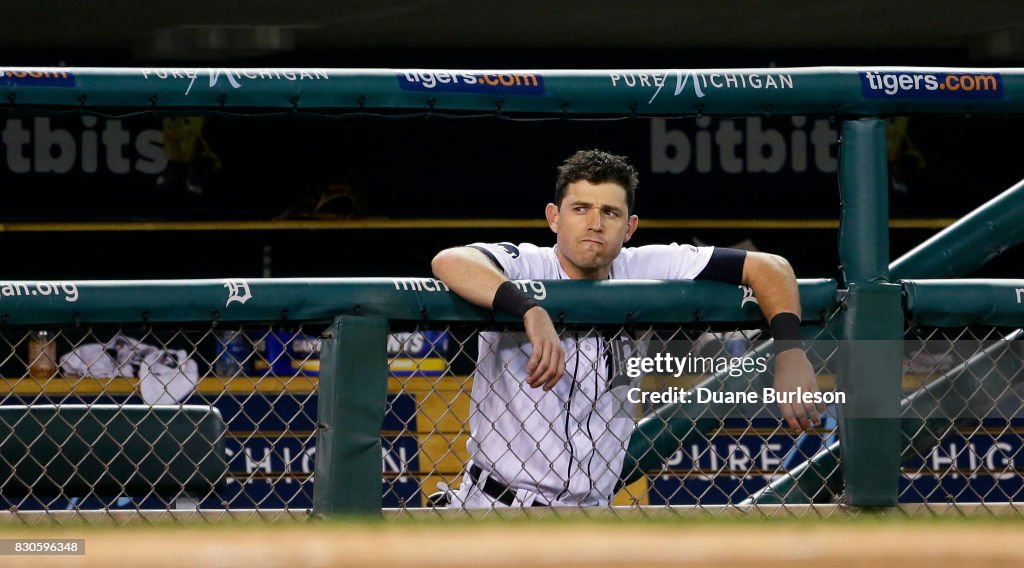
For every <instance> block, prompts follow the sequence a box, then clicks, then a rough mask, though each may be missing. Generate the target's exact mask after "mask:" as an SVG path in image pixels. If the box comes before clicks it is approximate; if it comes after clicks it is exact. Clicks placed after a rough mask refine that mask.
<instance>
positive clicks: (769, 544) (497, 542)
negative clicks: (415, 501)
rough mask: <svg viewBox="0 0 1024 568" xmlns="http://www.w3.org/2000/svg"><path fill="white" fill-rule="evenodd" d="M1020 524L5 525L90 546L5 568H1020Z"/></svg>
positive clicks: (19, 559)
mask: <svg viewBox="0 0 1024 568" xmlns="http://www.w3.org/2000/svg"><path fill="white" fill-rule="evenodd" d="M1022 528H1024V526H1022V523H1021V522H1020V521H1017V520H1006V521H1005V522H1002V521H999V520H988V521H972V520H968V521H965V522H949V521H943V522H934V521H910V520H906V521H885V522H879V523H859V522H858V523H851V522H838V523H837V522H834V521H824V520H822V521H802V522H799V523H792V522H776V521H771V520H763V521H760V522H756V523H755V522H740V523H732V522H717V521H716V522H710V523H706V522H700V521H697V522H678V523H665V522H655V523H647V524H645V523H642V522H629V523H625V522H612V523H609V522H596V523H574V522H570V523H557V522H535V523H502V522H498V523H493V522H485V523H474V524H468V523H464V522H456V523H440V524H438V523H429V524H419V525H415V524H390V523H389V524H380V523H373V524H370V525H364V526H360V525H356V524H351V523H348V524H308V523H304V524H287V525H283V526H280V525H275V526H267V525H257V526H252V525H246V526H222V525H213V526H207V527H177V528H175V527H167V528H160V527H121V528H116V527H106V528H82V529H80V530H76V529H73V528H62V529H52V530H51V529H30V530H25V529H6V530H3V531H2V532H0V538H19V537H30V538H43V537H50V538H53V537H65V538H85V540H86V554H85V556H64V557H58V556H34V557H29V556H3V557H0V566H4V567H7V566H31V567H33V568H41V567H48V566H88V567H104V568H107V567H112V566H129V567H133V568H134V567H171V566H190V567H191V566H239V567H246V568H261V567H271V566H275V567H276V566H296V567H302V568H317V567H328V566H367V567H373V568H385V567H391V566H403V567H404V566H411V567H417V566H420V567H441V566H444V567H452V566H486V567H506V566H507V567H523V566H587V567H590V566H593V567H603V566H609V567H610V566H616V567H621V566H702V567H703V566H711V567H714V566H730V567H735V566H738V565H742V564H748V563H749V564H752V565H756V566H765V567H774V566H786V567H792V566H794V565H802V566H808V565H817V566H826V565H827V566H829V567H830V568H831V567H836V566H864V567H868V566H899V567H903V568H909V567H915V566H957V568H964V567H968V566H1000V567H1006V566H1019V565H1024V546H1021V544H1020V543H1021V530H1022Z"/></svg>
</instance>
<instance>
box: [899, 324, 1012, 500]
mask: <svg viewBox="0 0 1024 568" xmlns="http://www.w3.org/2000/svg"><path fill="white" fill-rule="evenodd" d="M904 346H905V361H904V377H903V389H904V399H903V420H902V422H903V435H904V438H905V439H904V451H903V469H902V480H901V485H900V502H902V503H924V504H926V508H927V507H928V506H931V505H947V504H959V503H981V504H983V505H985V504H993V503H1009V504H1011V506H1012V505H1013V504H1014V503H1015V502H1019V501H1020V500H1021V498H1022V496H1024V485H1022V479H1024V478H1022V476H1021V471H1020V469H1019V468H1018V466H1017V463H1018V462H1019V461H1020V460H1021V459H1022V455H1021V448H1022V444H1024V440H1022V439H1021V432H1022V431H1024V429H1022V427H1024V342H1021V341H1020V330H1014V329H1007V328H999V327H962V328H921V327H915V326H912V325H911V326H908V330H907V333H906V338H905V342H904Z"/></svg>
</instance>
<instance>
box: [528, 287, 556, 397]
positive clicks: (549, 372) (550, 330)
mask: <svg viewBox="0 0 1024 568" xmlns="http://www.w3.org/2000/svg"><path fill="white" fill-rule="evenodd" d="M523 325H524V327H525V328H526V337H528V338H529V339H530V344H531V345H533V354H532V355H530V360H529V361H528V362H527V363H526V384H528V385H530V386H531V387H533V388H537V387H543V389H544V390H546V391H549V390H551V389H552V388H554V387H555V385H556V384H558V380H559V379H561V378H562V375H563V374H564V373H565V350H564V349H562V342H561V340H560V339H559V337H558V332H556V331H555V324H553V323H552V322H551V316H549V315H548V313H547V311H545V310H544V308H542V307H540V306H534V307H533V308H530V309H529V310H527V312H526V314H524V315H523Z"/></svg>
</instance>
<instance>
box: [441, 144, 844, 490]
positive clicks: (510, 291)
mask: <svg viewBox="0 0 1024 568" xmlns="http://www.w3.org/2000/svg"><path fill="white" fill-rule="evenodd" d="M636 186H637V174H636V170H635V169H634V168H633V167H632V166H631V165H629V163H628V162H627V161H626V160H625V158H622V157H620V156H615V155H611V154H608V153H606V152H601V151H598V150H587V151H580V152H577V153H576V154H575V155H573V156H572V157H570V158H569V159H568V160H566V161H565V163H564V164H562V166H560V167H559V168H558V179H557V182H556V189H555V200H554V202H553V203H549V204H548V205H547V208H546V209H545V216H546V218H547V221H548V225H549V226H550V227H551V230H552V231H554V233H555V234H556V235H557V237H556V243H555V246H553V247H538V246H535V245H532V244H527V243H524V244H520V245H513V244H510V243H498V244H487V243H476V244H472V245H469V246H466V247H458V248H452V249H447V250H444V251H442V252H440V253H439V254H438V255H437V256H436V257H435V258H434V260H433V262H432V268H433V271H434V274H435V275H436V276H437V278H439V279H441V280H442V281H444V283H445V284H447V285H448V287H449V288H451V290H452V291H453V292H455V293H456V294H458V295H459V296H461V297H462V298H464V299H466V300H467V301H469V302H472V303H474V304H476V305H479V306H483V307H486V308H493V309H495V310H501V311H504V312H507V313H511V314H514V315H516V316H518V317H522V318H523V327H524V330H525V333H523V332H518V333H517V332H482V333H480V338H479V356H478V361H477V370H476V374H475V378H474V383H473V390H472V393H471V401H470V418H469V422H470V440H469V442H468V444H467V445H468V450H469V456H470V463H469V464H468V467H467V469H466V472H465V475H464V476H463V482H462V485H461V486H460V487H459V489H458V490H449V491H446V497H447V501H448V505H449V506H455V507H464V508H471V509H480V508H492V507H527V506H602V505H607V504H608V503H609V501H610V499H611V498H612V497H613V493H614V490H615V487H616V483H617V482H618V480H619V472H620V470H621V468H622V463H623V459H624V457H625V448H626V447H627V444H628V442H629V438H630V434H631V433H632V431H633V429H634V428H635V420H634V418H635V405H634V404H631V403H630V402H629V400H628V397H627V396H626V392H627V391H628V390H629V388H630V387H631V386H632V385H635V384H637V382H638V381H639V379H629V378H628V377H627V376H626V375H625V373H623V372H622V361H624V360H625V359H626V358H628V357H629V356H630V355H634V354H637V353H640V354H642V350H643V348H644V347H643V345H642V343H643V339H642V338H641V340H639V341H638V340H636V339H630V338H628V337H606V336H603V335H600V334H597V333H596V332H590V333H587V332H573V331H563V332H562V333H561V334H559V333H558V331H556V330H555V326H554V324H553V323H552V321H551V317H550V316H549V315H548V313H547V312H546V311H545V310H544V309H543V308H542V307H540V306H539V305H538V303H537V301H536V299H535V298H533V297H532V296H530V295H528V294H527V293H526V292H524V291H523V289H521V288H520V287H518V286H517V285H516V284H514V283H513V282H512V280H526V279H537V280H544V279H547V280H559V279H574V280H605V279H671V280H702V279H709V280H718V281H723V282H728V283H733V284H743V285H747V286H750V287H751V288H752V289H753V290H754V293H755V294H756V296H757V298H758V302H759V305H760V307H761V310H762V311H763V312H764V315H765V318H766V319H767V320H768V321H769V322H770V326H771V330H772V333H773V336H774V338H775V340H776V357H775V384H774V388H775V389H776V390H785V391H795V389H796V388H797V387H801V388H802V389H803V390H804V391H810V392H816V391H817V384H816V381H815V378H814V371H813V369H812V367H811V364H810V362H809V361H808V360H807V356H806V355H805V354H804V352H803V350H802V349H800V348H799V347H800V345H801V343H800V335H799V326H800V301H799V296H798V291H797V285H796V279H795V277H794V275H793V271H792V269H791V268H790V266H789V264H788V263H787V262H786V261H785V259H783V258H781V257H778V256H775V255H770V254H764V253H757V252H746V251H742V250H736V249H723V248H715V247H693V246H689V245H678V244H674V243H673V244H669V245H651V246H641V247H636V248H623V244H624V243H626V242H628V241H629V239H630V238H631V237H632V236H633V233H634V232H635V231H636V229H637V225H638V219H637V216H636V215H634V214H633V204H634V195H635V191H636ZM780 406H781V411H782V414H783V417H784V418H785V420H786V422H787V423H788V425H789V426H790V427H791V428H793V429H795V430H799V431H803V430H806V429H809V428H810V427H811V426H812V425H813V424H817V423H819V415H820V413H821V412H823V411H824V408H823V407H816V406H815V405H803V404H800V403H796V404H786V405H780ZM443 489H446V488H443ZM442 502H443V501H442Z"/></svg>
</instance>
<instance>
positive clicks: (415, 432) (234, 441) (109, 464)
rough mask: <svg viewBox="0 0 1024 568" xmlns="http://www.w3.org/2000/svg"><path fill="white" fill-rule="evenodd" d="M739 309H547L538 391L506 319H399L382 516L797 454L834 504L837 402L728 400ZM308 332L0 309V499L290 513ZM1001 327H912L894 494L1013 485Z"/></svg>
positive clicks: (746, 329)
mask: <svg viewBox="0 0 1024 568" xmlns="http://www.w3.org/2000/svg"><path fill="white" fill-rule="evenodd" d="M838 315H839V312H836V313H834V314H833V315H832V317H829V318H825V321H824V322H822V323H820V324H809V325H806V326H805V327H804V332H805V337H806V338H807V339H808V340H809V341H807V354H808V358H809V359H810V361H811V364H812V366H813V368H814V370H815V373H816V375H817V380H818V385H819V388H820V389H821V391H822V392H823V393H836V392H837V386H836V385H837V381H836V378H835V374H836V369H837V364H836V359H837V353H838V350H839V347H838V345H839V343H840V342H839V341H838V338H837V337H836V336H837V333H836V325H835V324H836V323H837V321H838V320H837V319H836V316H838ZM488 325H489V326H491V327H480V326H488ZM742 328H743V329H740V326H735V327H732V328H728V327H723V326H722V325H721V324H714V325H693V324H691V325H687V326H681V327H669V326H655V327H649V326H609V325H604V326H579V325H571V326H562V327H561V328H560V333H561V337H562V347H563V349H564V350H565V353H566V355H565V361H566V370H565V375H564V377H563V378H562V380H561V381H560V382H559V383H558V384H557V385H555V386H554V388H553V389H552V390H551V391H544V390H541V389H536V388H532V387H530V386H529V385H528V384H526V382H525V376H526V374H527V370H526V367H527V366H528V365H529V361H530V358H529V345H528V342H527V341H526V338H525V335H524V334H523V332H522V330H521V328H515V327H511V328H510V327H503V326H498V327H495V324H493V323H484V322H480V323H475V324H469V323H467V324H450V325H445V324H428V323H421V324H417V325H409V324H404V325H403V324H398V323H396V324H395V325H393V327H392V329H391V331H390V333H389V334H388V336H387V342H388V345H387V355H388V377H387V385H388V390H387V406H386V412H385V415H384V421H383V423H382V425H381V442H382V444H381V449H382V454H381V469H382V471H383V479H382V493H383V505H384V507H385V508H387V509H389V510H391V511H392V512H393V513H395V514H399V515H400V514H403V513H405V512H411V511H413V510H415V509H421V510H427V511H439V510H442V509H446V510H451V509H462V508H469V509H477V510H485V511H487V510H492V509H495V508H504V507H508V506H513V507H521V506H531V505H569V506H599V507H601V506H626V507H627V508H639V510H645V509H643V507H644V506H654V507H658V508H666V507H667V508H671V507H676V506H677V507H683V508H688V509H694V508H695V509H697V510H722V509H721V508H722V507H726V508H729V507H734V506H737V505H741V504H745V503H749V502H750V499H751V497H752V496H756V495H758V493H759V492H760V491H761V490H763V489H765V487H766V486H767V485H768V484H769V483H771V482H772V481H773V480H779V479H781V478H784V477H786V476H787V475H790V474H793V473H794V472H799V471H800V470H801V469H803V470H805V471H804V473H805V475H808V474H809V475H812V476H815V478H814V479H813V480H812V481H813V483H812V484H811V485H810V486H813V487H816V489H814V490H813V491H810V492H808V495H807V496H808V497H809V499H808V500H807V501H802V502H808V501H809V502H812V503H818V504H826V503H836V502H838V501H840V499H841V492H842V483H841V481H839V482H836V479H837V478H839V479H840V480H841V472H840V471H839V465H838V463H839V462H838V456H839V452H837V451H835V448H836V447H837V446H836V444H837V440H838V431H837V421H836V409H835V408H834V407H830V408H829V411H828V412H827V413H826V415H825V417H824V419H823V423H822V424H821V426H820V427H818V428H815V429H813V430H812V431H810V432H806V433H803V434H798V433H795V432H793V431H792V430H789V429H787V428H786V427H785V425H784V423H783V421H782V420H781V419H780V415H779V411H778V408H777V406H776V405H775V404H773V403H772V402H769V401H765V400H750V399H745V398H743V397H742V393H753V392H760V391H762V390H763V389H764V388H765V387H769V386H771V384H772V376H771V375H772V373H771V370H772V367H773V362H772V359H771V349H770V342H769V341H767V337H766V333H765V330H763V329H758V328H756V327H753V326H751V325H750V324H745V325H743V326H742ZM325 329H326V325H325V324H322V323H320V324H305V325H299V324H291V325H289V326H283V325H257V324H247V325H245V326H238V325H235V326H224V325H209V326H206V327H205V328H203V327H202V326H198V325H194V326H191V327H177V326H174V325H173V324H161V325H152V326H145V327H138V326H136V327H113V326H107V327H104V326H82V327H79V326H68V327H57V326H50V327H47V328H46V329H26V328H8V329H6V330H4V332H3V333H2V344H0V348H2V358H0V372H2V374H3V375H2V376H3V377H4V379H3V392H2V395H0V397H2V398H0V428H2V429H3V430H2V432H0V440H2V444H0V496H2V498H3V499H4V506H5V507H6V508H7V509H8V510H10V511H14V512H18V513H22V514H24V513H29V512H40V513H41V514H44V515H45V514H52V513H54V512H57V511H75V512H79V513H81V512H84V511H92V512H96V514H99V515H100V516H103V515H106V516H114V515H118V514H120V515H121V516H120V517H118V518H123V519H130V518H134V516H137V515H142V514H144V512H146V511H170V510H177V511H181V510H189V511H195V514H197V515H200V516H203V515H213V514H216V513H215V512H219V513H224V512H225V511H228V512H237V511H249V512H254V514H257V515H264V514H265V515H271V514H273V515H280V514H281V513H282V512H283V514H285V515H287V516H305V515H307V514H308V513H309V512H310V511H311V509H312V508H313V473H314V464H315V461H316V459H315V456H316V441H317V432H318V429H319V428H323V425H321V424H320V423H319V422H318V417H317V414H318V410H317V409H318V400H317V399H318V381H319V372H320V346H321V335H322V334H323V333H324V330H325ZM1018 335H1019V332H1017V331H1015V330H1012V329H1006V328H970V327H969V328H955V329H954V328H921V327H917V326H914V325H913V324H908V326H907V332H906V335H905V338H904V341H903V345H904V356H905V361H904V369H903V372H904V375H903V385H904V395H905V396H904V400H903V409H902V426H903V435H904V438H905V439H904V447H905V449H904V453H903V469H902V481H901V486H900V496H899V497H900V502H901V503H925V504H926V505H928V504H933V505H934V504H942V505H943V506H945V505H946V504H949V503H967V502H981V503H986V504H988V503H1007V502H1008V503H1013V502H1015V501H1017V500H1019V496H1020V493H1021V481H1020V480H1021V476H1020V475H1019V472H1018V470H1017V467H1016V462H1017V460H1018V459H1019V452H1020V448H1021V443H1022V442H1021V436H1020V427H1021V420H1022V419H1021V412H1022V401H1024V386H1022V384H1024V380H1022V379H1024V377H1022V371H1021V369H1022V368H1024V364H1022V359H1024V352H1022V350H1021V349H1022V348H1021V347H1020V346H1021V345H1022V344H1021V342H1020V341H1019V340H1018V339H1019V338H1018ZM341 356H342V357H345V354H344V353H342V354H341ZM644 361H647V363H645V362H644ZM645 365H651V367H650V368H648V367H645ZM822 455H829V456H831V457H832V459H831V460H821V457H822ZM815 456H817V457H816V458H815ZM812 458H815V460H816V463H814V464H813V465H815V467H813V468H812V467H811V465H812V461H814V460H812ZM342 482H343V483H344V480H342ZM616 510H622V509H616Z"/></svg>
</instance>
